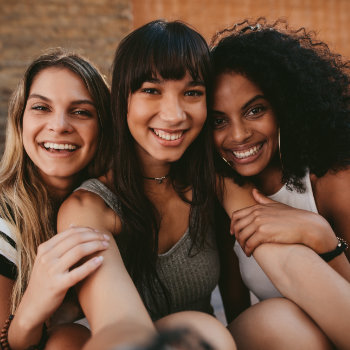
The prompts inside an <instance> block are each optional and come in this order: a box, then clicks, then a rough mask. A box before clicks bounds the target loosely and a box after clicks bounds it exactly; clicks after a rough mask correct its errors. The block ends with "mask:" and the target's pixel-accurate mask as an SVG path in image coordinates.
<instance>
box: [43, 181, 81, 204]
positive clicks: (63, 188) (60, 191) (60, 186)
mask: <svg viewBox="0 0 350 350" xmlns="http://www.w3.org/2000/svg"><path fill="white" fill-rule="evenodd" d="M44 182H45V184H46V187H47V190H48V192H49V194H50V197H51V198H52V200H53V201H54V203H55V205H60V204H61V203H62V202H63V201H64V199H65V198H66V197H67V196H68V195H69V194H70V193H71V192H72V191H73V190H74V188H75V187H76V185H77V183H78V182H77V178H74V179H73V178H69V179H65V178H64V179H61V178H60V179H52V178H51V179H50V181H48V179H46V180H45V179H44Z"/></svg>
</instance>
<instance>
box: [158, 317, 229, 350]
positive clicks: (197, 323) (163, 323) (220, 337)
mask: <svg viewBox="0 0 350 350" xmlns="http://www.w3.org/2000/svg"><path fill="white" fill-rule="evenodd" d="M155 326H156V328H157V329H158V330H159V331H162V330H170V329H181V328H186V329H189V330H190V331H191V332H194V334H197V335H198V336H199V337H200V338H201V339H203V340H205V341H206V342H208V343H209V344H211V345H212V346H213V347H214V348H215V349H220V350H226V349H227V350H234V349H236V346H235V343H234V341H233V338H232V336H231V335H230V333H229V332H228V330H227V329H226V328H225V327H224V325H223V324H222V323H221V322H219V321H218V320H217V319H216V318H215V317H213V316H211V315H208V314H205V313H202V312H197V311H183V312H177V313H174V314H171V315H168V316H166V317H163V318H162V319H160V320H158V321H157V322H156V323H155Z"/></svg>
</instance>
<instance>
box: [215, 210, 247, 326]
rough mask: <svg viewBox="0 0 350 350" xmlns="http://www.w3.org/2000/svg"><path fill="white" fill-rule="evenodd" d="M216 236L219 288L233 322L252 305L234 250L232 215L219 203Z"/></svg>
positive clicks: (228, 319) (230, 319)
mask: <svg viewBox="0 0 350 350" xmlns="http://www.w3.org/2000/svg"><path fill="white" fill-rule="evenodd" d="M215 218H216V220H215V222H216V227H215V231H216V236H217V243H218V248H219V257H220V279H219V289H220V293H221V297H222V301H223V304H224V309H225V314H226V320H227V322H228V323H231V322H232V320H233V319H234V318H235V317H237V316H238V315H239V314H240V313H241V312H242V311H244V310H245V309H246V308H248V307H249V306H250V298H249V291H248V289H247V288H246V287H245V285H244V284H243V281H242V278H241V274H240V271H239V263H238V258H237V257H236V255H235V253H234V252H233V245H234V237H232V236H230V235H229V231H230V217H229V216H228V215H227V214H226V212H225V211H224V210H223V208H222V207H221V206H220V205H219V204H218V205H217V207H216V210H215Z"/></svg>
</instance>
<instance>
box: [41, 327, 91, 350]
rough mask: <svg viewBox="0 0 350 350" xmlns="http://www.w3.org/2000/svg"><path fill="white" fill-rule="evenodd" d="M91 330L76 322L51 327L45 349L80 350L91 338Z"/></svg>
mask: <svg viewBox="0 0 350 350" xmlns="http://www.w3.org/2000/svg"><path fill="white" fill-rule="evenodd" d="M90 335H91V333H90V331H89V330H88V329H87V328H86V327H84V326H82V325H80V324H76V323H69V324H63V325H59V326H55V327H53V328H51V329H50V330H49V332H48V340H47V343H46V346H45V350H62V349H69V350H78V349H81V348H82V347H83V346H84V344H85V343H86V342H87V341H88V339H89V338H90Z"/></svg>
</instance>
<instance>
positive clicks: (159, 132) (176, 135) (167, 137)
mask: <svg viewBox="0 0 350 350" xmlns="http://www.w3.org/2000/svg"><path fill="white" fill-rule="evenodd" d="M153 132H154V133H155V134H156V135H157V136H158V137H160V138H161V139H163V140H167V141H170V140H171V141H174V140H178V139H179V138H180V137H181V136H182V135H183V131H179V132H176V133H171V134H169V133H167V132H165V131H163V130H158V129H153Z"/></svg>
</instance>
